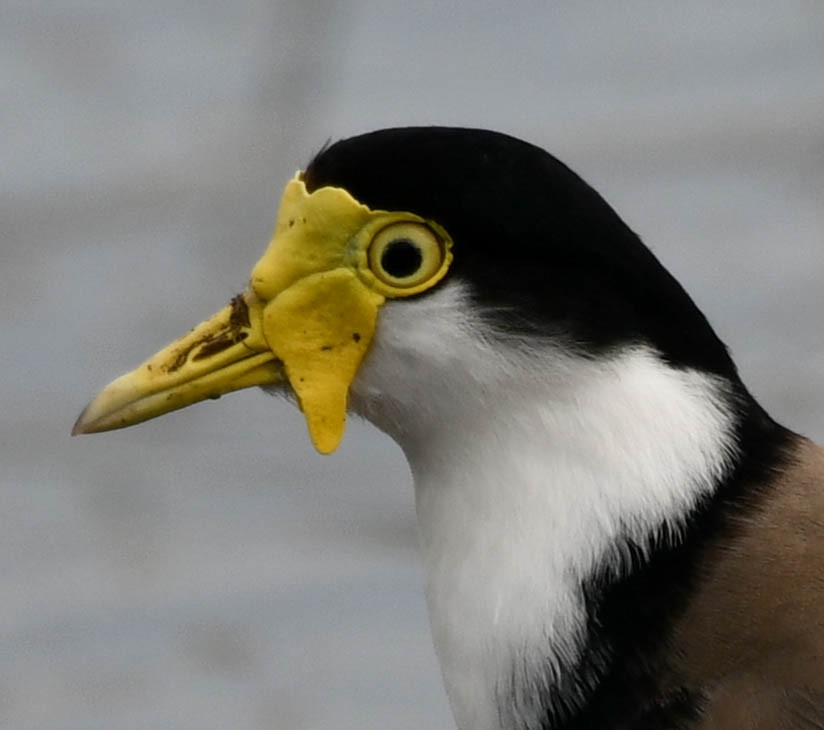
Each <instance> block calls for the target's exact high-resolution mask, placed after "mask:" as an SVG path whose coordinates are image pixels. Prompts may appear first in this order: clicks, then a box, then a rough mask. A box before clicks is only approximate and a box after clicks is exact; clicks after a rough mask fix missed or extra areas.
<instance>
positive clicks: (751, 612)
mask: <svg viewBox="0 0 824 730" xmlns="http://www.w3.org/2000/svg"><path fill="white" fill-rule="evenodd" d="M822 561H824V448H822V447H821V446H818V445H817V444H814V443H812V442H811V441H809V440H807V439H804V438H801V437H798V438H797V439H795V440H794V441H793V443H792V445H791V450H790V454H789V459H788V460H787V463H786V465H785V466H784V467H783V470H782V471H781V473H780V475H779V477H778V478H777V479H776V480H774V481H773V482H772V483H771V484H769V485H767V487H766V488H765V489H764V491H763V492H762V495H761V498H760V503H758V504H754V505H752V508H751V509H750V510H748V511H747V512H746V513H742V514H740V515H737V516H736V517H735V526H734V529H733V530H731V531H729V532H727V533H726V534H724V535H723V537H722V538H721V539H719V540H718V541H717V542H715V543H713V544H712V545H711V546H710V547H708V548H707V550H706V555H705V559H704V560H703V561H702V565H703V566H704V567H703V570H702V573H703V575H701V576H700V577H699V580H698V582H697V584H696V588H695V593H694V596H693V598H692V600H691V601H690V602H689V604H688V606H687V608H686V609H685V611H684V613H683V615H682V616H681V617H680V619H678V620H677V621H676V622H675V625H674V629H673V633H672V650H673V660H672V661H673V665H674V668H675V673H676V674H677V675H680V680H681V681H683V682H685V683H686V684H687V685H688V686H690V685H691V686H694V687H702V688H703V689H704V692H705V694H706V702H705V705H704V717H703V718H702V720H701V721H699V723H698V724H696V725H693V726H692V727H695V728H700V730H722V729H723V730H744V729H745V728H751V729H752V730H783V729H785V728H786V730H791V729H792V730H795V729H798V730H807V729H809V730H812V729H813V728H824V571H822Z"/></svg>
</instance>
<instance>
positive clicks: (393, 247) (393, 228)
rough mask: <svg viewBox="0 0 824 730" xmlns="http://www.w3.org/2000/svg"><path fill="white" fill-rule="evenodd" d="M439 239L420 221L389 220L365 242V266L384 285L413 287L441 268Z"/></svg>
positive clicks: (442, 258)
mask: <svg viewBox="0 0 824 730" xmlns="http://www.w3.org/2000/svg"><path fill="white" fill-rule="evenodd" d="M445 257H446V250H445V246H444V243H443V241H441V239H440V238H439V237H438V236H437V235H436V234H435V232H434V231H433V230H432V229H431V228H430V227H429V226H427V225H425V224H424V223H417V222H411V221H410V222H403V223H393V224H391V225H388V226H387V227H386V228H383V229H381V230H380V231H379V232H378V233H377V235H376V236H375V237H374V238H373V239H372V243H370V244H369V268H370V269H371V270H372V273H373V274H374V275H375V276H376V277H377V278H378V279H379V280H380V281H382V282H383V283H384V284H388V285H389V286H391V287H398V288H401V289H404V288H408V287H417V286H420V285H421V284H423V283H425V282H426V281H428V280H429V279H431V278H432V277H433V276H435V274H437V273H438V272H440V271H441V267H442V266H443V263H444V259H445Z"/></svg>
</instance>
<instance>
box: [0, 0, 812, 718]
mask: <svg viewBox="0 0 824 730" xmlns="http://www.w3.org/2000/svg"><path fill="white" fill-rule="evenodd" d="M0 83H1V84H2V98H3V103H2V106H1V107H0V118H2V124H0V132H2V133H1V134H0V163H1V164H0V225H2V239H1V240H2V243H0V246H1V247H2V248H0V342H2V344H0V366H2V377H0V505H1V506H2V523H0V726H1V727H3V728H14V729H15V730H28V729H29V728H31V729H34V728H37V729H38V730H39V729H47V730H81V729H82V730H86V729H89V730H91V729H101V730H102V729H103V728H106V729H107V730H108V729H110V728H118V730H131V729H137V728H152V729H160V730H165V729H169V730H210V729H212V728H215V729H217V728H220V729H224V728H233V729H237V730H256V729H258V728H261V729H262V728H267V729H271V728H275V729H278V730H279V729H281V728H283V729H288V730H321V729H325V728H330V727H334V728H336V730H355V729H356V728H357V730H379V729H380V730H386V729H387V728H392V729H393V730H413V729H414V730H419V729H421V728H444V729H446V728H451V727H452V723H451V719H450V717H449V711H448V707H447V704H446V699H445V696H444V694H443V690H442V689H441V684H440V677H439V675H438V669H437V666H436V663H435V659H434V655H433V652H432V649H431V646H430V639H429V634H428V628H427V622H426V615H425V608H424V601H423V593H422V577H421V571H420V568H419V565H418V557H417V548H416V543H415V526H414V513H413V506H412V490H411V482H410V476H409V473H408V471H407V468H406V466H405V463H404V461H403V458H402V455H401V453H400V452H399V450H398V448H397V447H396V446H395V445H394V444H393V443H392V442H391V441H389V440H388V439H387V438H385V437H384V436H382V435H381V434H379V433H377V432H376V431H375V430H374V429H373V428H371V427H369V426H367V425H365V424H360V423H352V424H350V427H349V430H348V433H347V435H346V439H345V441H344V443H343V446H342V448H341V449H340V450H339V451H338V452H337V453H336V454H335V455H334V456H330V457H326V458H322V457H320V456H318V455H316V454H315V453H314V451H313V450H312V449H311V446H310V444H309V440H308V438H307V436H306V433H305V428H304V425H303V421H302V418H301V417H300V415H299V414H298V413H296V412H293V410H292V409H291V408H290V407H289V406H288V405H286V404H285V403H280V402H278V401H276V400H274V399H271V398H266V397H264V396H262V395H260V394H259V393H258V392H253V391H248V392H242V393H239V394H235V395H233V396H230V397H227V398H225V399H222V400H221V401H219V402H217V403H208V404H204V405H199V406H196V407H194V408H191V409H189V410H186V411H182V412H179V413H176V414H173V415H170V416H168V417H166V418H164V419H161V420H159V421H154V422H150V423H148V424H144V425H142V426H139V427H136V428H133V429H130V430H127V431H120V432H116V433H112V434H104V435H99V436H94V437H84V438H80V439H70V438H69V435H68V434H69V430H70V428H71V425H72V423H73V421H74V419H75V417H76V416H77V414H78V412H79V411H80V409H81V408H82V407H83V405H84V404H85V403H86V401H87V400H88V399H89V398H90V397H91V396H92V395H93V394H94V393H95V392H96V391H97V389H99V388H100V387H101V386H103V385H104V384H105V383H107V382H108V381H109V380H110V379H112V378H113V377H114V376H116V375H118V374H120V373H121V372H123V371H125V370H127V369H129V368H131V367H132V366H134V365H135V364H137V363H138V362H139V361H141V360H143V359H144V358H145V357H146V356H148V355H149V354H151V353H153V352H154V351H155V350H156V349H157V348H159V347H160V346H161V345H164V344H166V342H168V341H169V340H171V339H172V338H174V337H176V336H178V335H180V334H182V333H183V332H184V331H185V330H187V329H188V328H189V327H190V326H191V325H193V324H195V323H196V322H198V321H199V320H200V319H202V318H203V317H205V316H206V315H208V314H211V313H212V312H213V311H215V310H216V309H217V308H219V307H220V306H222V305H223V304H225V303H226V302H227V301H228V299H229V297H230V296H231V295H232V294H234V293H235V292H237V291H239V290H240V289H242V288H243V286H244V284H245V281H246V277H247V275H248V273H249V270H250V268H251V265H252V264H253V263H254V262H255V260H256V259H257V257H258V256H259V255H260V253H261V252H262V250H263V248H264V246H265V244H266V242H267V240H268V237H269V234H270V230H271V227H272V223H273V220H274V215H275V207H276V204H277V202H278V200H279V197H280V193H281V189H282V186H283V185H284V183H285V182H286V181H287V180H288V178H289V177H290V176H291V174H292V173H293V172H294V171H295V170H296V169H297V168H299V167H301V166H302V165H304V164H305V163H306V162H307V161H308V159H309V158H310V156H311V155H312V153H313V152H314V151H316V150H317V149H318V148H319V147H320V146H321V145H322V144H323V143H324V142H325V141H326V140H328V139H330V138H332V139H334V138H339V137H342V136H347V135H349V134H352V133H356V132H362V131H366V130H370V129H373V128H378V127H383V126H389V125H403V124H412V123H415V124H419V123H423V124H426V123H441V124H462V125H472V126H484V127H492V128H496V129H499V130H503V131H507V132H510V133H513V134H516V135H518V136H522V137H525V138H527V139H529V140H531V141H533V142H535V143H538V144H540V145H542V146H544V147H546V148H547V149H549V150H551V151H553V152H554V153H555V154H557V155H558V156H559V157H561V158H562V159H563V160H565V161H566V162H567V163H568V164H570V165H571V166H572V167H573V168H574V169H576V170H578V171H579V172H580V173H581V174H582V175H583V176H584V177H585V178H586V179H587V180H589V181H590V182H591V183H592V184H593V185H594V186H595V187H596V188H598V189H599V190H600V191H601V192H602V193H603V194H604V195H605V196H606V198H607V199H608V200H609V201H610V202H611V203H612V204H613V205H614V206H615V207H616V208H617V209H618V210H619V211H620V212H621V213H622V215H623V216H624V217H625V219H626V220H627V221H628V222H629V223H630V224H631V225H632V226H633V227H634V228H635V229H636V230H637V231H638V232H639V233H640V234H641V235H642V236H643V238H644V240H645V241H646V242H647V243H648V244H649V245H650V246H651V247H652V248H653V249H654V250H655V252H656V253H657V254H658V255H659V257H660V258H661V259H662V260H663V261H664V262H665V263H666V264H667V265H668V266H669V267H670V268H671V270H673V272H674V273H675V274H676V275H677V276H678V277H679V278H680V279H681V280H682V281H683V282H684V283H685V285H686V286H687V288H688V290H689V291H690V292H691V293H692V294H693V295H694V297H695V298H696V300H697V301H698V303H699V305H700V306H701V307H702V308H703V309H704V310H705V311H706V312H707V314H708V315H709V317H710V320H711V321H712V322H713V323H714V325H715V326H716V327H717V329H718V330H719V332H720V334H721V336H722V338H723V339H725V341H727V342H728V343H729V344H730V346H731V348H732V350H733V353H734V355H735V357H736V359H737V361H738V363H739V365H740V368H741V370H742V372H743V374H744V377H745V380H746V381H747V382H748V383H749V384H750V385H751V387H752V389H753V390H754V392H755V393H756V394H757V396H758V397H759V398H760V399H761V400H762V402H763V403H764V405H765V406H766V407H767V408H768V410H769V411H770V412H772V413H773V414H774V415H775V416H776V417H777V418H779V419H780V420H782V421H784V422H786V423H787V424H789V425H792V426H794V427H795V428H796V429H798V430H800V431H802V432H804V433H806V434H808V435H810V436H813V437H815V438H817V439H818V440H824V331H823V330H822V322H821V313H822V305H824V286H822V279H824V276H822V275H823V274H824V3H821V2H820V1H819V0H808V1H807V2H803V1H800V2H792V1H789V0H788V1H787V2H783V3H751V2H718V1H717V0H707V1H695V0H694V1H692V2H682V1H681V0H669V1H666V2H663V1H658V2H642V1H641V0H636V1H633V2H623V3H606V2H601V3H596V2H588V1H583V2H579V3H547V2H534V1H533V2H522V3H517V4H514V3H513V4H504V3H502V2H496V3H491V2H486V1H479V0H473V2H464V3H461V4H454V3H438V2H433V1H431V0H428V1H427V0H418V1H417V2H414V3H411V2H406V3H400V2H397V3H369V2H365V1H358V2H332V1H331V0H327V1H326V2H307V1H305V0H292V1H291V2H274V1H269V2H264V1H263V0H233V1H232V2H226V1H223V2H218V1H217V0H204V1H202V2H198V3H192V2H183V1H182V0H164V1H163V2H155V1H153V0H148V1H144V2H137V1H136V0H132V1H130V2H118V1H116V0H97V1H94V0H77V1H74V2H73V1H71V0H50V1H48V2H47V1H46V0H25V1H21V2H11V1H10V0H0Z"/></svg>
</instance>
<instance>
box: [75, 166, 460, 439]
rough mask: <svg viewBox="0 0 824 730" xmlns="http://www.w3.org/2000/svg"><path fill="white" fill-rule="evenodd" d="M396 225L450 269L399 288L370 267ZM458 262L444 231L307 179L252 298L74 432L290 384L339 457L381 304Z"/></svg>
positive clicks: (279, 225)
mask: <svg viewBox="0 0 824 730" xmlns="http://www.w3.org/2000/svg"><path fill="white" fill-rule="evenodd" d="M397 222H417V223H423V224H425V225H427V226H428V227H429V228H430V229H431V230H433V231H434V232H435V234H436V235H437V236H438V237H439V238H440V240H441V241H442V242H443V262H442V264H441V266H440V268H439V269H437V271H436V272H435V273H434V274H433V275H432V276H431V277H430V278H429V279H427V280H426V281H423V282H421V283H420V284H418V285H417V286H412V287H406V288H404V287H393V286H391V285H390V284H387V283H386V282H384V281H381V280H380V279H378V278H377V277H376V276H375V275H374V274H373V273H372V271H371V270H370V269H369V261H368V249H369V245H370V243H371V242H372V239H373V238H374V237H375V236H376V235H377V234H378V232H380V231H381V230H382V229H384V228H386V227H387V226H388V225H390V224H393V223H397ZM451 261H452V252H451V241H450V239H449V236H448V235H447V234H446V232H445V231H444V230H443V229H442V228H440V226H438V225H437V224H435V223H433V222H431V221H425V220H424V219H422V218H420V217H419V216H417V215H414V214H412V213H401V212H398V213H396V212H386V211H373V210H370V209H369V208H367V207H366V206H365V205H362V204H361V203H359V202H358V201H357V200H355V199H354V198H353V197H352V196H351V195H349V193H347V192H346V191H345V190H343V189H342V188H332V187H325V188H319V189H318V190H316V191H314V192H313V193H309V192H308V191H307V190H306V186H305V185H304V183H303V181H302V180H301V179H300V175H298V176H296V177H295V178H294V179H293V180H291V181H290V182H289V184H288V185H287V186H286V189H285V191H284V193H283V198H282V200H281V205H280V209H279V212H278V217H277V222H276V224H275V231H274V234H273V236H272V241H271V243H270V244H269V246H268V248H267V249H266V252H265V253H264V254H263V256H262V257H261V259H260V261H258V263H257V264H256V265H255V267H254V269H253V270H252V275H251V278H250V290H248V291H247V292H245V293H244V294H243V295H241V296H239V297H236V298H235V299H234V300H233V303H232V306H231V307H230V308H225V309H223V310H221V311H220V312H218V313H217V314H216V315H215V316H213V317H212V318H211V319H209V320H207V321H206V322H204V323H202V324H201V325H199V326H198V327H197V328H195V330H193V331H192V332H191V333H189V334H188V335H186V336H184V337H183V338H181V339H180V340H177V341H176V342H173V343H172V344H171V345H169V346H168V347H166V348H164V349H163V350H161V351H160V352H159V353H157V354H156V355H154V356H153V357H152V358H150V359H149V360H147V361H146V362H144V363H143V365H141V366H140V367H138V368H137V369H135V370H134V371H132V372H130V373H127V374H126V375H124V376H122V377H121V378H118V379H117V380H116V381H114V382H113V383H111V384H110V385H109V386H107V387H106V388H105V389H104V390H103V391H102V392H101V393H100V394H99V395H98V396H97V398H95V399H94V400H93V401H92V402H91V403H90V404H89V406H88V407H87V408H86V410H85V411H84V412H83V413H82V414H81V416H80V418H79V419H78V421H77V423H76V424H75V428H74V433H91V432H96V431H105V430H110V429H113V428H122V427H124V426H129V425H132V424H133V423H138V422H140V421H144V420H146V419H148V418H153V417H155V416H158V415H160V414H162V413H166V412H168V411H171V410H175V409H177V408H182V407H184V406H186V405H189V404H191V403H194V402H197V401H199V400H203V399H204V398H210V397H211V398H213V397H217V396H219V395H222V394H223V393H227V392H230V391H232V390H238V389H240V388H246V387H250V386H252V385H272V384H276V383H282V382H283V381H284V380H287V381H288V382H289V384H290V385H291V387H292V390H293V391H294V392H295V394H296V396H297V398H298V402H299V404H300V407H301V410H302V411H303V413H304V415H305V417H306V423H307V426H308V428H309V434H310V436H311V438H312V442H313V443H314V445H315V447H316V448H317V449H318V451H320V452H321V453H330V452H332V451H334V450H335V449H336V448H337V446H338V444H339V443H340V440H341V438H342V437H343V431H344V427H345V422H346V407H347V398H348V393H349V388H350V386H351V384H352V381H353V380H354V378H355V376H356V374H357V371H358V368H359V367H360V364H361V362H362V361H363V358H364V357H365V355H366V353H367V351H368V349H369V345H370V343H371V341H372V338H373V336H374V334H375V329H376V324H377V317H378V312H379V309H380V307H381V305H382V304H383V303H384V301H385V300H386V298H399V297H407V296H411V295H414V294H419V293H421V292H423V291H425V290H427V289H429V288H430V287H432V286H434V285H435V284H436V283H437V282H438V281H440V280H441V279H442V278H443V276H444V275H445V274H446V271H447V269H448V268H449V264H450V263H451Z"/></svg>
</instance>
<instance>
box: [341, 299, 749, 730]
mask: <svg viewBox="0 0 824 730" xmlns="http://www.w3.org/2000/svg"><path fill="white" fill-rule="evenodd" d="M470 311H471V307H470V305H469V303H468V301H467V298H466V296H465V292H464V290H463V289H462V288H461V286H460V285H458V284H454V283H453V284H450V285H449V286H446V287H443V288H442V289H441V290H440V291H438V292H436V293H434V294H432V295H430V296H428V297H426V298H424V299H421V300H415V301H405V302H389V303H387V304H386V305H385V306H384V308H383V311H382V313H381V318H380V323H379V329H378V333H377V336H376V339H375V342H374V343H373V346H372V349H371V351H370V355H369V357H368V359H367V361H366V362H365V363H364V366H363V368H362V371H361V373H360V374H359V377H358V380H357V381H356V383H355V384H354V385H353V391H352V396H353V407H354V408H355V410H356V411H358V412H360V413H362V414H363V415H364V416H366V417H367V418H369V419H370V420H372V421H373V422H374V423H376V425H378V426H379V427H380V428H382V429H383V430H385V431H387V432H388V433H389V434H390V435H391V436H392V437H394V438H395V439H396V440H397V441H398V443H399V444H400V445H401V447H402V448H403V449H404V451H405V453H406V455H407V458H408V459H409V462H410V465H411V468H412V472H413V475H414V479H415V495H416V505H417V513H418V524H419V531H420V538H421V544H422V549H423V555H424V560H425V564H426V566H425V567H426V574H427V587H426V593H427V601H428V605H429V614H430V622H431V625H432V632H433V636H434V641H435V647H436V651H437V654H438V657H439V660H440V663H441V668H442V671H443V675H444V681H445V683H446V688H447V693H448V695H449V699H450V702H451V704H452V709H453V713H454V715H455V719H456V722H457V725H458V727H459V728H460V730H535V729H537V728H540V727H541V720H542V719H545V718H546V712H547V709H548V708H546V707H541V706H540V700H539V699H538V698H539V697H540V696H544V697H545V696H546V690H547V689H548V688H550V687H551V686H552V685H553V684H554V683H555V681H556V679H557V676H558V672H560V671H563V669H564V668H567V667H569V666H571V665H574V664H575V661H576V659H577V657H578V655H579V652H580V650H581V647H582V645H583V643H584V641H585V640H586V635H585V633H586V626H585V619H586V615H585V609H584V606H583V602H582V595H581V584H582V582H583V581H585V580H586V579H587V577H589V576H591V575H592V573H593V572H594V571H595V570H596V569H603V568H607V569H613V570H615V571H619V572H620V571H621V570H622V569H623V567H624V557H625V556H623V555H622V554H621V553H620V550H619V549H617V548H616V546H620V544H621V538H630V539H632V540H633V541H634V542H635V543H637V544H639V545H641V546H642V547H643V546H644V545H646V544H647V542H648V541H649V539H650V537H651V536H652V535H653V534H654V533H655V532H656V531H658V530H659V529H660V528H661V527H662V526H664V525H669V526H670V527H672V528H673V529H672V534H677V532H678V528H679V526H680V524H681V522H682V520H683V518H684V516H685V515H686V514H687V513H688V512H689V511H690V510H691V508H692V507H693V506H694V505H695V504H696V502H697V500H698V499H699V498H700V497H701V496H703V495H705V494H707V493H709V492H710V491H712V489H713V488H714V485H715V484H717V483H718V481H719V479H720V478H721V477H722V476H723V475H724V473H725V471H726V469H727V468H728V466H729V465H730V463H731V461H732V458H733V437H732V430H733V423H732V420H733V415H732V412H731V408H730V406H729V405H728V397H727V394H726V388H725V385H724V381H723V380H721V379H720V378H716V377H712V376H709V375H707V374H703V373H699V372H696V371H690V370H682V369H675V368H673V367H670V366H668V365H667V364H665V363H664V362H663V361H662V360H661V359H660V358H659V357H657V355H656V354H655V353H654V352H653V351H651V350H649V349H645V348H640V347H635V348H632V349H626V350H624V351H621V352H619V353H616V354H615V355H614V356H612V357H610V358H609V359H587V358H584V357H582V356H578V355H574V354H571V353H570V352H569V351H566V350H564V349H562V347H561V346H560V345H559V344H558V343H557V342H552V341H547V342H545V343H542V344H541V343H538V344H536V343H529V346H527V344H526V343H525V342H524V341H523V340H521V341H518V340H514V339H511V338H509V339H507V338H506V336H501V335H500V334H498V335H493V336H490V334H491V333H489V331H488V327H487V326H486V325H484V323H483V322H481V321H480V320H479V319H475V318H473V317H472V316H471V315H467V312H470ZM570 699H571V700H572V701H574V699H575V698H570Z"/></svg>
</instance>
